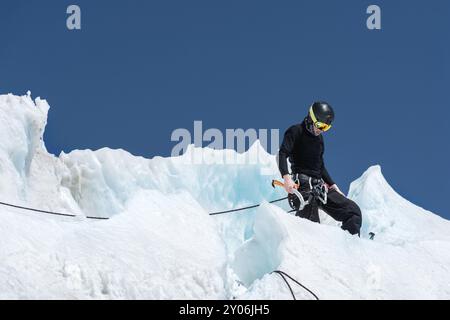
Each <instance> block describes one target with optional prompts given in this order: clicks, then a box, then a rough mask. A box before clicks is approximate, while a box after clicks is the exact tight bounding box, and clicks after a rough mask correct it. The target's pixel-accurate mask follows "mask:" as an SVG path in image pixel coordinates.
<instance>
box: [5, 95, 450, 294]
mask: <svg viewBox="0 0 450 320" xmlns="http://www.w3.org/2000/svg"><path fill="white" fill-rule="evenodd" d="M49 109H50V107H49V105H48V103H47V101H45V100H43V99H40V98H36V99H34V100H33V99H32V97H31V94H30V93H28V94H26V95H23V96H15V95H12V94H8V95H0V177H1V178H0V201H1V202H6V203H11V204H15V205H22V206H27V207H32V208H38V209H41V210H49V211H57V212H67V213H73V214H76V217H59V216H51V215H46V214H42V213H37V212H30V211H24V210H20V209H17V208H10V207H5V206H0V299H213V300H216V299H218V300H222V299H223V300H226V299H242V300H245V299H291V298H292V297H291V294H290V292H289V289H288V288H287V286H286V284H285V283H284V282H283V280H282V279H281V278H280V277H279V275H277V274H273V273H272V271H274V270H282V271H284V272H287V273H288V274H289V275H291V276H293V277H294V278H295V279H297V280H298V281H300V282H301V283H303V284H304V285H306V286H307V287H308V288H310V289H311V290H312V291H313V292H314V293H315V294H317V295H318V296H319V297H320V298H321V299H331V300H333V299H449V298H450V222H449V221H448V220H445V219H443V218H441V217H440V216H438V215H436V214H434V213H432V212H429V211H427V210H425V209H422V208H420V207H418V206H416V205H414V204H413V203H411V202H409V201H407V200H406V199H404V198H402V197H401V196H400V195H399V194H397V193H396V192H395V190H393V189H392V187H391V186H390V185H389V184H388V182H387V181H386V180H385V178H384V177H383V175H382V171H381V168H380V166H372V167H370V168H369V169H368V170H367V171H366V172H365V173H363V174H362V176H361V177H360V178H359V179H357V180H356V181H354V182H353V183H352V184H351V185H350V191H349V194H348V197H349V198H351V199H352V200H354V201H355V202H356V203H358V204H359V206H360V207H361V209H362V213H363V229H362V237H361V238H358V237H356V236H351V235H350V234H348V233H346V232H344V231H342V230H341V229H340V228H339V223H337V222H336V221H334V220H332V219H331V218H330V217H328V216H327V215H325V214H324V213H321V218H322V224H315V223H312V222H310V221H307V220H303V219H299V218H297V217H295V216H292V215H291V214H288V213H287V212H286V210H287V204H286V203H281V204H269V203H268V202H267V201H269V200H273V199H276V198H281V197H283V196H285V194H284V193H283V191H282V190H279V189H277V190H276V189H273V188H272V187H271V185H270V182H271V180H272V179H275V178H278V176H279V174H278V170H277V166H276V161H275V157H274V156H272V155H270V154H267V153H265V151H264V149H263V148H262V147H261V146H260V144H258V143H255V144H254V145H253V146H252V147H251V148H250V149H249V150H248V152H247V153H245V154H238V153H235V152H234V151H232V150H212V149H207V148H204V149H201V148H194V147H193V146H191V147H190V148H189V150H188V151H187V152H186V154H184V155H183V156H180V157H172V158H162V157H155V158H153V159H145V158H143V157H137V156H134V155H132V154H130V153H128V152H127V151H125V150H111V149H108V148H104V149H100V150H96V151H91V150H74V151H72V152H70V153H67V154H66V153H64V152H62V153H61V154H60V155H59V156H55V155H52V154H50V153H49V152H48V151H47V149H46V147H45V142H44V139H43V137H44V130H45V127H46V124H47V115H48V112H49ZM230 153H231V154H232V156H234V157H236V158H242V157H245V156H248V155H249V154H250V155H251V154H255V153H258V155H259V156H260V157H261V156H262V157H263V158H264V159H265V161H263V164H258V163H254V164H245V163H244V164H242V163H239V162H237V163H236V164H228V165H223V164H203V165H196V164H190V163H188V161H186V159H187V158H186V157H192V156H193V155H196V154H201V155H205V154H207V155H208V156H209V157H213V158H214V157H222V156H223V155H224V154H228V155H229V154H230ZM262 172H263V173H264V174H262ZM255 203H262V205H261V206H260V207H259V208H256V209H252V210H248V211H243V212H239V213H231V214H223V215H218V216H210V215H209V214H208V213H210V212H214V211H220V210H227V209H231V208H236V207H242V206H246V205H252V204H255ZM86 216H97V217H105V218H109V220H95V221H94V220H89V219H86ZM372 231H373V232H375V233H376V237H375V240H373V241H372V240H369V239H368V233H369V232H372ZM291 285H292V288H293V290H294V292H295V295H296V298H297V299H313V297H312V296H311V294H310V293H308V292H307V291H305V290H304V289H302V288H301V287H296V285H295V284H293V283H292V284H291Z"/></svg>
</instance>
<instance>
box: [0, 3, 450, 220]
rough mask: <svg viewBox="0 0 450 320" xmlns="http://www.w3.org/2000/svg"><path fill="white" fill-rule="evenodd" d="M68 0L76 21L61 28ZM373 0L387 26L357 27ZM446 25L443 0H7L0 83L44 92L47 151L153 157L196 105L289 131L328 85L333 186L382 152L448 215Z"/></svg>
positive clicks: (230, 121) (237, 123) (221, 116)
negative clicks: (107, 150) (76, 25)
mask: <svg viewBox="0 0 450 320" xmlns="http://www.w3.org/2000/svg"><path fill="white" fill-rule="evenodd" d="M343 3H345V5H344V4H343ZM69 4H77V5H79V6H80V7H81V10H82V30H81V31H68V30H67V28H66V18H67V15H66V8H67V6H68V5H69ZM370 4H377V5H379V6H380V7H381V9H382V30H381V31H369V30H368V29H367V28H366V19H367V14H366V13H365V12H366V8H367V7H368V6H369V5H370ZM449 35H450V2H449V1H445V0H433V1H405V0H398V1H361V0H349V1H345V2H342V1H323V0H316V1H277V2H274V1H252V0H248V1H234V0H227V1H196V0H192V1H137V0H129V1H106V0H96V1H85V0H81V1H49V0H47V1H30V0H27V1H24V0H18V1H2V2H1V4H0V36H1V45H0V93H9V92H12V93H14V94H25V93H26V91H27V90H31V91H32V93H33V96H41V97H43V98H46V99H47V100H48V102H49V103H50V105H51V107H52V109H51V112H50V115H49V123H48V126H47V131H46V135H45V140H46V145H47V148H48V149H49V151H50V152H52V153H55V154H59V153H60V152H61V151H62V150H64V151H66V152H68V151H71V150H73V149H86V148H90V149H98V148H101V147H111V148H123V149H126V150H128V151H130V152H132V153H133V154H136V155H142V156H145V157H149V158H150V157H153V156H156V155H162V156H168V155H170V151H171V149H172V148H173V146H174V145H175V144H174V143H173V142H171V141H170V135H171V133H172V131H173V130H174V129H176V128H187V129H191V128H192V127H193V122H194V120H202V121H203V125H204V127H205V128H219V129H221V130H225V129H226V128H244V129H248V128H279V129H280V130H281V131H284V130H285V129H286V128H287V127H289V126H290V125H291V124H294V123H296V122H299V121H301V120H302V119H303V117H304V115H305V114H306V112H307V108H308V106H309V105H310V104H311V103H312V102H313V101H314V100H326V101H329V102H330V103H331V104H332V105H333V106H334V108H335V110H336V122H335V125H334V127H333V129H332V130H331V131H330V132H328V133H327V134H326V144H327V145H326V148H327V150H326V163H327V167H328V168H329V171H330V172H331V174H332V176H333V178H334V179H335V180H336V181H337V182H338V183H339V184H340V186H341V188H342V189H344V190H347V189H348V185H349V183H350V182H351V181H353V180H354V179H356V178H357V177H359V176H360V175H361V174H362V173H363V172H364V171H365V170H366V169H367V168H368V167H369V166H371V165H374V164H380V165H381V166H382V169H383V173H384V175H385V177H386V178H387V180H388V181H389V183H390V184H391V185H392V186H393V187H394V188H395V189H396V190H397V191H398V192H399V193H400V194H401V195H402V196H404V197H405V198H407V199H409V200H410V201H412V202H414V203H416V204H418V205H420V206H422V207H425V208H426V209H429V210H431V211H433V212H436V213H438V214H440V215H442V216H444V217H446V218H450V211H449V210H448V208H447V207H448V206H447V204H446V200H445V199H446V196H447V194H448V192H449V191H450V182H449V177H450V169H449V167H448V158H449V152H450V151H449V147H448V141H447V138H448V136H449V134H448V132H447V129H448V128H449V125H450V123H449V122H450V121H449V119H450V109H449V102H450V101H449V100H450V98H449V96H448V84H449V73H450V49H449V47H450V43H449Z"/></svg>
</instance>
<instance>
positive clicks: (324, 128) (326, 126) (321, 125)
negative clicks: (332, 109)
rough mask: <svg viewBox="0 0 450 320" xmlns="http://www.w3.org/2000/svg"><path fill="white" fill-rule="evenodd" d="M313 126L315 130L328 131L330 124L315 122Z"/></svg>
mask: <svg viewBox="0 0 450 320" xmlns="http://www.w3.org/2000/svg"><path fill="white" fill-rule="evenodd" d="M314 125H315V126H316V128H317V129H319V130H322V131H328V130H330V129H331V125H330V124H326V123H322V122H316V123H314Z"/></svg>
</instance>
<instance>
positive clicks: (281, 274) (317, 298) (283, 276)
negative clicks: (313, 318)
mask: <svg viewBox="0 0 450 320" xmlns="http://www.w3.org/2000/svg"><path fill="white" fill-rule="evenodd" d="M271 273H277V274H279V275H280V276H281V277H282V278H283V280H284V282H286V285H287V286H288V288H289V291H291V294H292V298H294V300H297V298H296V297H295V294H294V291H293V290H292V287H291V285H290V284H289V282H288V281H287V280H286V278H285V277H288V278H289V279H291V280H292V281H294V282H295V283H296V284H298V285H299V286H301V287H302V288H303V289H305V290H306V291H308V292H309V293H311V294H312V295H313V296H314V298H316V300H320V299H319V297H317V296H316V295H315V294H314V292H312V291H311V290H309V289H308V288H307V287H305V286H304V285H302V284H301V283H300V282H298V281H297V280H295V279H294V278H292V277H291V276H290V275H288V274H287V273H286V272H283V271H280V270H275V271H273V272H271Z"/></svg>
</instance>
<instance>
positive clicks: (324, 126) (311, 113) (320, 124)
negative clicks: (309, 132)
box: [309, 107, 331, 131]
mask: <svg viewBox="0 0 450 320" xmlns="http://www.w3.org/2000/svg"><path fill="white" fill-rule="evenodd" d="M309 116H310V117H311V120H312V121H313V123H314V126H315V127H316V128H317V129H319V130H321V131H328V130H330V129H331V124H327V123H325V122H320V121H318V120H317V118H316V116H315V114H314V111H313V108H312V107H311V109H309Z"/></svg>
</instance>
